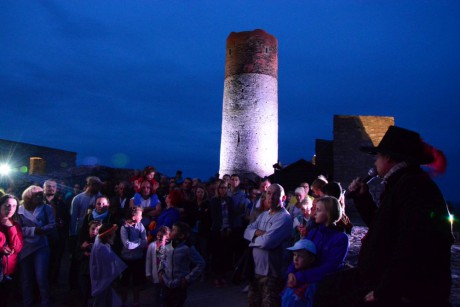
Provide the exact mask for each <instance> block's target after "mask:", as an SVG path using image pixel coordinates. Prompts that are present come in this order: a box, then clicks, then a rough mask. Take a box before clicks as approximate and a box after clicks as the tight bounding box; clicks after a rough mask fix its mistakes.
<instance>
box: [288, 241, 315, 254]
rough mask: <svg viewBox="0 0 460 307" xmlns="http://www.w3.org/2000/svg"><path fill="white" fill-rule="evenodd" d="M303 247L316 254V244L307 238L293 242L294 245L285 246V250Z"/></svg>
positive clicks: (296, 249) (295, 249)
mask: <svg viewBox="0 0 460 307" xmlns="http://www.w3.org/2000/svg"><path fill="white" fill-rule="evenodd" d="M301 249H304V250H306V251H308V252H310V253H312V254H313V255H316V246H315V243H313V242H312V241H311V240H308V239H302V240H299V241H297V242H295V244H294V246H292V247H289V248H287V250H290V251H298V250H301Z"/></svg>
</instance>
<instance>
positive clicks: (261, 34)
mask: <svg viewBox="0 0 460 307" xmlns="http://www.w3.org/2000/svg"><path fill="white" fill-rule="evenodd" d="M277 161H278V41H277V39H276V38H275V37H274V36H272V35H270V34H268V33H266V32H265V31H263V30H254V31H247V32H238V33H236V32H232V33H230V35H229V36H228V38H227V55H226V63H225V83H224V99H223V111H222V138H221V145H220V169H219V174H220V175H221V176H223V175H224V174H234V173H236V174H239V175H240V176H242V177H248V178H251V179H253V177H254V175H257V176H259V177H265V176H268V175H271V174H273V164H275V163H277Z"/></svg>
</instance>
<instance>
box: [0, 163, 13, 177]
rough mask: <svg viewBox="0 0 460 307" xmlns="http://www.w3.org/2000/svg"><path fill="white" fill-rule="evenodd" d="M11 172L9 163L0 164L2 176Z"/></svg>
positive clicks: (0, 174)
mask: <svg viewBox="0 0 460 307" xmlns="http://www.w3.org/2000/svg"><path fill="white" fill-rule="evenodd" d="M10 172H11V167H10V166H9V165H8V164H0V176H7V175H8V174H9V173H10Z"/></svg>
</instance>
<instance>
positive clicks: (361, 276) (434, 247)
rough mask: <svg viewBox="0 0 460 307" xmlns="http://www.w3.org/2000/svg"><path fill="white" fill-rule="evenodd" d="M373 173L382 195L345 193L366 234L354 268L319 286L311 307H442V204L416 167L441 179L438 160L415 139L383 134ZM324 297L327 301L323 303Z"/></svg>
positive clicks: (357, 189)
mask: <svg viewBox="0 0 460 307" xmlns="http://www.w3.org/2000/svg"><path fill="white" fill-rule="evenodd" d="M361 150H362V151H364V152H366V153H369V154H372V155H376V161H375V167H376V169H377V172H378V175H379V176H380V177H381V178H382V179H383V183H384V185H385V189H384V192H383V193H382V195H381V199H380V201H378V202H374V200H373V199H372V196H371V194H370V193H369V189H368V187H367V184H366V183H363V182H362V181H360V180H359V178H358V179H355V180H354V181H353V182H352V183H351V184H350V187H349V191H350V192H353V193H351V194H352V195H354V203H355V205H356V208H357V209H358V211H359V213H360V214H361V216H362V218H363V221H364V222H365V223H366V225H367V226H368V227H369V231H368V233H367V234H366V236H365V237H364V238H363V241H362V246H361V250H360V253H359V259H358V267H357V268H355V269H352V270H348V271H345V272H341V273H340V274H338V275H336V276H333V277H331V278H330V279H328V280H327V281H325V283H324V284H323V285H321V286H320V289H318V293H317V297H316V299H317V302H315V307H316V306H361V305H364V306H367V305H369V304H368V303H371V302H372V303H373V304H371V306H437V307H438V306H450V304H449V295H450V287H451V271H450V257H451V255H450V248H451V245H452V244H453V236H452V229H451V225H450V223H449V220H448V216H449V212H448V210H447V206H446V203H445V201H444V198H443V196H442V194H441V192H440V190H439V188H438V187H437V186H436V184H435V183H434V182H433V180H432V179H431V178H430V176H429V175H428V174H427V173H426V172H425V171H424V170H422V168H421V165H431V166H434V167H435V168H436V171H438V172H443V171H444V170H445V166H446V160H445V157H444V155H443V154H442V152H440V151H438V150H436V149H435V148H434V147H432V146H431V145H428V144H426V143H425V142H423V141H422V139H421V138H420V135H419V134H418V133H416V132H413V131H410V130H407V129H403V128H400V127H395V126H390V127H389V129H388V131H387V132H386V133H385V135H384V137H383V138H382V140H381V141H380V143H379V145H378V146H377V147H363V148H361ZM331 291H334V292H333V293H334V295H333V296H331V295H330V294H331Z"/></svg>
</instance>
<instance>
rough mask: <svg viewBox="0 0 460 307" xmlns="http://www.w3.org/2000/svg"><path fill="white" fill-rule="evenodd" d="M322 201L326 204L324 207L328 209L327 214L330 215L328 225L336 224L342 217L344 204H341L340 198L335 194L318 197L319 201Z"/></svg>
mask: <svg viewBox="0 0 460 307" xmlns="http://www.w3.org/2000/svg"><path fill="white" fill-rule="evenodd" d="M320 202H321V203H322V204H323V205H324V209H325V210H326V214H327V217H328V222H327V225H331V224H334V223H336V222H338V221H339V220H340V219H341V218H342V214H343V211H342V206H340V203H339V200H338V199H337V198H335V197H333V196H324V197H321V198H319V199H318V202H317V204H316V205H317V206H318V203H320Z"/></svg>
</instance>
